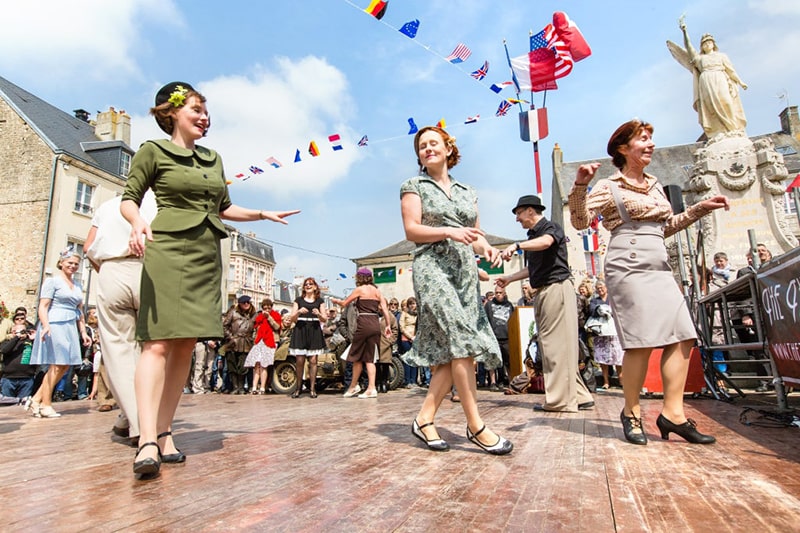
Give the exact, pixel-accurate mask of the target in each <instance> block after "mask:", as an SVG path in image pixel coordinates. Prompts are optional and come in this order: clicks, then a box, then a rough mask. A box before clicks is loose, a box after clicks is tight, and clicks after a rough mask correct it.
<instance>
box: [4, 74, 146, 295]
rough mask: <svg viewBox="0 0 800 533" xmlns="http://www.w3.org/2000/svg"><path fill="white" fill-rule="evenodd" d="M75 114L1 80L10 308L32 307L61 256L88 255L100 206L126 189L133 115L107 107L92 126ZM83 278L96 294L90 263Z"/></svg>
mask: <svg viewBox="0 0 800 533" xmlns="http://www.w3.org/2000/svg"><path fill="white" fill-rule="evenodd" d="M76 113H77V114H79V115H81V117H82V118H77V117H76V116H72V115H69V114H68V113H65V112H63V111H61V110H59V109H57V108H55V107H53V106H52V105H50V104H48V103H47V102H44V101H43V100H41V99H39V98H37V97H36V96H34V95H32V94H30V93H28V92H27V91H25V90H24V89H21V88H20V87H17V86H16V85H14V84H13V83H11V82H9V81H8V80H6V79H4V78H2V77H0V190H2V191H3V194H2V199H0V205H1V206H2V208H0V228H2V231H1V232H0V253H2V255H3V257H4V258H5V260H6V261H5V268H3V269H0V295H1V297H2V299H3V300H4V301H5V302H6V305H8V306H9V307H12V308H13V307H16V306H19V305H22V306H25V307H27V308H28V309H29V310H32V309H34V307H35V306H36V303H37V299H38V291H39V287H40V285H41V282H42V280H43V279H44V277H45V276H48V275H51V274H52V273H53V271H54V270H55V268H56V262H57V259H58V254H59V252H61V251H62V250H64V249H65V248H66V247H67V246H70V245H71V246H73V248H75V249H76V250H78V251H79V252H82V247H83V242H84V240H85V238H86V235H87V233H88V232H89V228H90V226H91V219H92V216H93V213H94V209H95V208H96V207H97V206H98V205H100V204H101V203H102V202H104V201H105V200H107V199H110V198H113V197H114V196H115V195H118V194H120V193H121V192H122V189H123V188H124V185H125V177H124V172H127V168H128V167H129V164H130V159H131V157H132V156H133V150H131V148H130V147H129V146H128V144H129V142H130V140H129V139H130V117H129V116H128V115H127V114H126V113H125V112H124V111H116V110H114V109H109V111H108V112H104V113H100V114H99V115H98V117H97V119H98V120H97V122H95V123H89V122H88V121H87V120H88V114H87V113H85V112H83V111H80V110H79V112H76ZM112 122H113V124H112ZM96 126H98V128H97V129H98V130H102V132H103V133H102V136H100V135H99V134H98V133H96ZM126 165H127V167H126ZM77 277H78V278H79V281H81V284H82V285H83V286H84V290H88V292H89V293H91V289H89V285H90V273H89V267H88V262H86V261H84V264H82V266H81V269H80V270H79V272H78V273H77Z"/></svg>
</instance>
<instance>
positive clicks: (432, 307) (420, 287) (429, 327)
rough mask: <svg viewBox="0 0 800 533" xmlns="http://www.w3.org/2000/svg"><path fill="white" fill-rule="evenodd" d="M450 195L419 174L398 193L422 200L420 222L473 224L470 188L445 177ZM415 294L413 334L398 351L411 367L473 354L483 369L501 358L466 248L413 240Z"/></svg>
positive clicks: (473, 197) (473, 199)
mask: <svg viewBox="0 0 800 533" xmlns="http://www.w3.org/2000/svg"><path fill="white" fill-rule="evenodd" d="M450 180H451V182H450V183H451V185H450V198H448V197H447V195H446V194H445V193H444V191H443V190H442V189H441V188H440V187H439V186H438V185H437V184H436V182H435V181H433V179H432V178H430V177H429V176H427V175H425V174H423V175H421V176H417V177H414V178H411V179H409V180H407V181H405V182H404V183H403V184H402V185H401V187H400V196H401V197H402V196H403V195H404V194H407V193H411V194H416V195H418V196H419V197H420V200H421V201H422V223H423V224H424V225H426V226H450V227H454V228H458V227H468V226H470V227H471V226H474V225H475V221H476V220H477V218H478V209H477V200H478V197H477V194H475V190H474V189H473V188H472V187H470V186H468V185H464V184H462V183H459V182H457V181H456V180H454V179H453V178H452V177H451V178H450ZM412 277H413V281H414V293H415V295H416V298H417V309H418V312H417V335H416V337H415V338H414V344H413V345H412V348H411V350H410V351H408V352H406V353H405V354H403V355H402V358H403V360H404V361H405V362H406V363H407V364H409V365H411V366H431V365H440V364H444V363H449V362H450V361H451V360H453V359H458V358H462V357H473V358H474V359H475V360H477V361H480V362H483V363H484V364H485V365H486V367H487V368H497V367H499V366H501V365H502V363H503V361H502V358H501V356H500V347H499V346H498V344H497V339H496V338H495V336H494V333H493V332H492V328H491V325H490V324H489V319H488V317H487V316H486V312H485V311H484V309H483V306H481V305H480V301H481V294H480V284H479V282H478V263H477V261H476V260H475V253H474V252H473V250H472V246H469V245H466V244H463V243H459V242H454V241H452V240H450V239H447V240H443V241H439V242H433V243H425V244H419V245H418V246H417V248H416V250H414V261H413V263H412Z"/></svg>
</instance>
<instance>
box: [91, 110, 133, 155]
mask: <svg viewBox="0 0 800 533" xmlns="http://www.w3.org/2000/svg"><path fill="white" fill-rule="evenodd" d="M94 134H95V135H97V137H98V138H99V139H100V140H101V141H122V142H124V143H125V144H127V145H129V146H130V144H131V117H130V115H128V114H127V113H126V112H125V110H124V109H121V110H119V111H117V110H116V109H114V108H113V107H109V108H108V111H103V112H98V113H97V120H96V121H95V127H94Z"/></svg>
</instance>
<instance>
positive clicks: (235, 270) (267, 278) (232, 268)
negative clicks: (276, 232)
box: [222, 227, 275, 309]
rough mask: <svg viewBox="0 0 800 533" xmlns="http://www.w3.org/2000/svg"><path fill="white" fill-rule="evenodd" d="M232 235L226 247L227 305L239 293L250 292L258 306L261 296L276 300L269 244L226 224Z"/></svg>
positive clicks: (237, 296) (272, 259)
mask: <svg viewBox="0 0 800 533" xmlns="http://www.w3.org/2000/svg"><path fill="white" fill-rule="evenodd" d="M228 231H229V233H230V236H231V238H230V239H229V246H228V247H226V248H227V249H226V251H227V255H228V256H229V257H228V258H227V260H226V258H225V257H223V261H222V264H223V265H225V264H227V265H228V279H227V291H226V293H227V294H226V296H227V298H226V300H227V303H228V306H231V305H233V304H234V303H236V300H237V299H238V298H239V296H245V295H246V296H249V297H250V298H252V299H253V302H254V305H256V306H257V307H256V308H257V309H261V308H260V307H258V304H259V303H260V302H261V300H263V299H264V298H270V299H272V300H275V297H274V295H275V294H274V290H273V284H274V279H275V256H274V254H273V252H272V246H270V245H269V244H266V243H264V242H261V241H259V240H258V239H256V235H255V233H253V232H248V233H240V232H239V231H238V230H236V229H235V228H232V227H228Z"/></svg>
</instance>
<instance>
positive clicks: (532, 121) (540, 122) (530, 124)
mask: <svg viewBox="0 0 800 533" xmlns="http://www.w3.org/2000/svg"><path fill="white" fill-rule="evenodd" d="M547 134H548V129H547V108H545V107H540V108H539V109H531V110H529V111H523V112H522V113H520V114H519V136H520V138H521V139H522V140H523V141H525V142H537V141H539V140H540V139H544V138H545V137H547Z"/></svg>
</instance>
